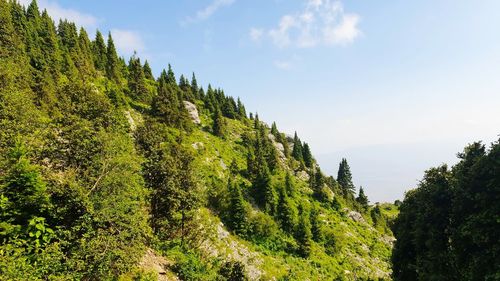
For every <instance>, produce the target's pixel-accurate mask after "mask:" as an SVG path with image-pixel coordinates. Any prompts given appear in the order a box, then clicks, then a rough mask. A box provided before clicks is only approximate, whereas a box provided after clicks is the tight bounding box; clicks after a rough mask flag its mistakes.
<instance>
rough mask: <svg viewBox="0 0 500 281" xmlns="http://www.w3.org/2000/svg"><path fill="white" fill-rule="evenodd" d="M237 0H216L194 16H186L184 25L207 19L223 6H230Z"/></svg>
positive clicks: (183, 21) (182, 22)
mask: <svg viewBox="0 0 500 281" xmlns="http://www.w3.org/2000/svg"><path fill="white" fill-rule="evenodd" d="M234 1H235V0H214V1H213V2H212V3H210V5H208V6H206V7H205V8H203V9H201V10H199V11H197V12H196V14H195V15H194V16H189V17H186V18H185V19H184V20H182V21H181V24H182V25H186V24H190V23H195V22H200V21H204V20H207V19H208V18H210V17H211V16H212V15H213V14H215V13H216V12H217V10H219V9H220V8H222V7H225V6H230V5H232V4H233V3H234Z"/></svg>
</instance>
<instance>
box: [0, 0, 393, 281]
mask: <svg viewBox="0 0 500 281" xmlns="http://www.w3.org/2000/svg"><path fill="white" fill-rule="evenodd" d="M0 41H1V43H2V44H1V45H0V60H1V61H0V125H1V128H2V131H1V133H0V242H1V251H0V256H1V257H0V273H1V274H0V275H1V276H2V279H5V280H17V279H30V280H38V279H46V278H48V277H50V278H52V279H63V280H82V279H83V280H110V279H111V280H113V279H118V278H121V279H122V280H135V279H136V278H145V279H148V278H152V279H155V278H159V279H165V278H166V277H167V276H168V278H179V279H181V280H245V279H247V278H250V279H251V280H256V279H262V280H273V279H276V280H318V279H335V278H338V279H339V280H342V279H346V280H360V279H361V280H362V279H366V280H373V279H389V276H390V272H391V270H390V265H389V258H390V253H391V247H392V240H393V238H392V233H391V231H390V230H389V224H390V223H391V222H390V220H389V219H388V216H387V215H386V213H387V212H385V211H384V207H383V206H368V203H367V201H366V200H361V199H362V198H359V197H361V196H359V197H358V198H356V197H355V187H354V185H353V183H352V175H351V172H350V169H349V166H348V164H347V161H346V160H345V159H344V160H343V161H342V162H341V163H342V165H341V168H340V170H339V174H338V177H337V180H338V181H337V180H336V179H334V178H333V177H329V176H326V175H324V174H323V173H322V172H321V170H320V167H319V166H318V165H317V163H316V161H315V160H314V157H313V156H312V155H311V151H310V148H309V145H308V144H307V143H305V142H302V141H301V140H300V138H299V137H298V136H297V134H295V136H294V137H290V136H286V135H285V134H283V133H281V132H279V131H278V129H277V126H276V124H274V123H273V124H272V125H271V126H268V125H267V124H265V123H264V122H261V121H260V120H259V118H258V116H257V115H255V116H253V114H247V113H246V110H245V107H244V105H243V103H241V101H240V100H239V99H237V100H235V99H234V98H233V97H230V96H227V95H225V94H224V91H223V90H221V89H215V88H213V87H212V86H210V85H209V86H208V87H207V90H206V91H205V90H204V89H203V88H202V87H199V86H198V84H197V82H196V77H195V75H194V74H193V75H192V79H191V80H188V79H186V78H185V77H184V76H182V75H181V76H180V77H179V79H176V77H175V75H174V72H173V70H172V68H171V67H170V66H168V68H167V70H164V71H163V72H162V73H161V75H160V76H159V77H157V78H155V77H154V76H153V74H152V72H151V69H150V67H149V64H148V63H147V62H146V63H144V64H143V63H141V61H140V59H139V58H137V57H136V56H133V57H131V58H130V59H129V60H128V62H126V61H125V59H124V58H120V57H118V55H117V53H116V50H115V48H114V43H113V38H112V35H111V34H109V35H108V40H107V43H104V42H105V40H104V38H103V36H102V34H101V33H100V32H97V34H96V38H95V39H94V40H93V41H91V40H90V39H89V38H88V36H87V33H86V32H85V30H84V29H80V30H79V31H78V30H77V28H76V25H75V24H74V23H70V22H67V21H61V22H60V23H59V24H58V26H57V27H56V26H55V25H54V23H53V21H52V19H51V18H50V17H49V15H48V14H47V13H46V12H45V11H43V12H41V13H40V11H39V10H38V7H37V4H36V2H35V1H33V2H32V3H31V5H29V6H28V7H27V8H26V9H25V8H23V7H22V6H20V5H19V4H17V3H15V2H8V1H5V0H0ZM389 209H390V208H389ZM165 274H166V275H165Z"/></svg>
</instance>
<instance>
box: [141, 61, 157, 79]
mask: <svg viewBox="0 0 500 281" xmlns="http://www.w3.org/2000/svg"><path fill="white" fill-rule="evenodd" d="M142 69H143V71H144V77H146V79H149V80H155V78H154V76H153V70H151V66H149V62H148V60H146V61H145V62H144V66H143V67H142Z"/></svg>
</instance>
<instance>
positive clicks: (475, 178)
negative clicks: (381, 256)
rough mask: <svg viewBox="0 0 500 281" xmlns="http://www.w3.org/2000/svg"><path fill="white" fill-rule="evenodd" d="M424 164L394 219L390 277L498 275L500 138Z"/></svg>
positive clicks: (495, 277) (486, 277)
mask: <svg viewBox="0 0 500 281" xmlns="http://www.w3.org/2000/svg"><path fill="white" fill-rule="evenodd" d="M458 157H459V159H460V161H459V162H458V164H456V165H455V166H453V167H452V168H451V169H450V168H448V167H447V166H446V165H443V166H440V167H436V168H432V169H429V170H428V171H426V173H425V176H424V178H423V180H422V181H421V182H420V185H419V187H418V188H417V189H415V190H412V191H409V192H407V194H406V197H405V200H404V201H403V203H402V205H401V208H400V211H401V213H400V214H399V216H398V218H397V219H396V221H395V224H394V228H393V230H394V234H395V236H396V238H397V242H396V243H395V246H394V250H393V256H392V260H393V271H394V273H393V274H394V278H395V280H500V243H499V241H500V240H499V237H500V204H499V202H500V143H499V142H495V143H494V144H492V146H491V147H490V148H489V149H488V150H487V149H486V147H485V146H484V145H483V144H481V143H473V144H471V145H469V146H467V147H466V148H465V149H464V151H463V152H462V153H459V154H458Z"/></svg>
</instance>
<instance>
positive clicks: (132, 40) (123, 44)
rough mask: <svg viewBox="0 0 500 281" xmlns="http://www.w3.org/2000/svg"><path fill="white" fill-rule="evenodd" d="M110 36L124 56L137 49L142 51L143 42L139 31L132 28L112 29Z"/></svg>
mask: <svg viewBox="0 0 500 281" xmlns="http://www.w3.org/2000/svg"><path fill="white" fill-rule="evenodd" d="M111 36H113V40H114V42H115V46H116V48H117V50H118V52H119V53H120V54H122V55H125V56H130V55H132V54H133V53H134V51H137V52H138V53H141V52H143V51H144V49H145V48H144V42H143V40H142V37H141V35H140V34H139V33H137V32H135V31H132V30H124V29H112V30H111Z"/></svg>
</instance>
